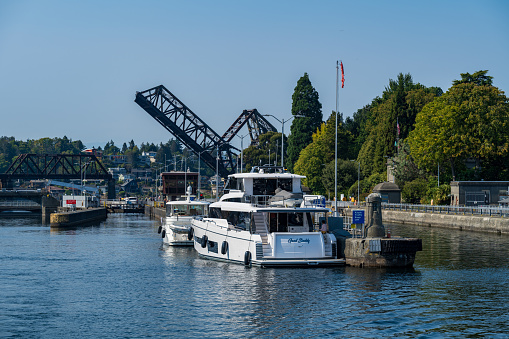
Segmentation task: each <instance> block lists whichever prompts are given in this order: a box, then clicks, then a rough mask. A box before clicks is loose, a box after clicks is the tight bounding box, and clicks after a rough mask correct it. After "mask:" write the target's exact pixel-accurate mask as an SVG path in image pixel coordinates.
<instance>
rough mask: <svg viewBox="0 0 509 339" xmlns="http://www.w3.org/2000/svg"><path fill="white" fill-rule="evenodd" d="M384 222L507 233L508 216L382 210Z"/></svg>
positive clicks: (508, 225)
mask: <svg viewBox="0 0 509 339" xmlns="http://www.w3.org/2000/svg"><path fill="white" fill-rule="evenodd" d="M382 219H383V222H384V223H390V222H394V223H398V224H408V225H417V226H428V227H444V228H451V229H457V230H466V231H477V232H493V233H500V234H502V233H503V234H509V218H500V217H489V216H487V217H483V216H473V215H454V214H438V213H420V212H404V211H388V210H384V211H382Z"/></svg>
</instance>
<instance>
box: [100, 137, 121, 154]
mask: <svg viewBox="0 0 509 339" xmlns="http://www.w3.org/2000/svg"><path fill="white" fill-rule="evenodd" d="M103 154H104V155H117V154H120V149H119V148H118V147H117V146H115V143H114V142H113V140H110V141H108V142H107V143H106V145H104V150H103Z"/></svg>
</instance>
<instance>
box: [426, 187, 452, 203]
mask: <svg viewBox="0 0 509 339" xmlns="http://www.w3.org/2000/svg"><path fill="white" fill-rule="evenodd" d="M429 184H430V182H429V181H428V185H429ZM433 184H434V185H433V186H432V187H428V191H427V192H426V197H425V199H421V202H424V203H426V204H431V201H433V205H449V203H450V202H451V186H450V185H448V184H443V185H440V186H437V185H436V183H433Z"/></svg>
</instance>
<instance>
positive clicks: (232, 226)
mask: <svg viewBox="0 0 509 339" xmlns="http://www.w3.org/2000/svg"><path fill="white" fill-rule="evenodd" d="M302 178H305V177H304V176H300V175H296V174H291V173H287V172H285V171H284V169H283V168H281V167H275V166H260V167H255V168H253V170H252V171H251V173H237V174H232V175H230V176H229V180H228V184H227V186H226V188H225V190H228V193H226V194H225V195H223V196H222V197H221V199H220V201H218V202H215V203H212V204H211V205H210V206H209V217H208V218H201V219H195V220H193V221H192V229H191V231H190V237H192V238H193V239H194V248H195V249H196V250H197V251H198V253H199V255H200V256H202V257H205V258H209V259H216V260H224V261H230V262H236V263H241V264H244V265H246V266H250V265H258V266H263V267H268V266H329V265H344V264H345V260H344V259H342V258H338V255H337V248H338V247H337V241H336V238H335V236H334V235H333V234H331V233H323V234H322V233H321V232H319V231H318V217H319V216H322V217H324V218H327V213H329V212H330V210H329V209H328V208H325V198H323V197H321V198H320V197H317V196H309V197H308V196H305V195H303V192H302V188H301V183H300V181H301V179H302ZM308 198H311V199H308Z"/></svg>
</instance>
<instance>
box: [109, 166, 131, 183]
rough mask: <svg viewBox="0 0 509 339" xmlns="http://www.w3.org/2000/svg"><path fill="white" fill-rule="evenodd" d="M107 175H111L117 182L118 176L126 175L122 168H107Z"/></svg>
mask: <svg viewBox="0 0 509 339" xmlns="http://www.w3.org/2000/svg"><path fill="white" fill-rule="evenodd" d="M108 173H109V174H111V176H112V177H113V179H115V180H119V176H120V174H122V175H124V174H127V170H126V169H125V168H122V167H116V168H108Z"/></svg>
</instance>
